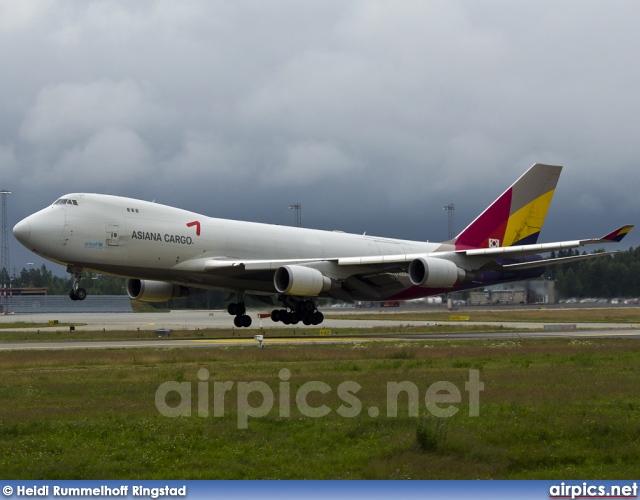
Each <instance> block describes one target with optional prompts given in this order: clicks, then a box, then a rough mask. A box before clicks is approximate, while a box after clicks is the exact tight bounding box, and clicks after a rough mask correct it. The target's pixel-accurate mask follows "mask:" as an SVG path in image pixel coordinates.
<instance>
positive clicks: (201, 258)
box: [14, 194, 442, 293]
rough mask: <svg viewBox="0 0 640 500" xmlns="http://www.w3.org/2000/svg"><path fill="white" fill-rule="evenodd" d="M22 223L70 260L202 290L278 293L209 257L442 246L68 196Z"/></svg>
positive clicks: (31, 238) (28, 236) (48, 252)
mask: <svg viewBox="0 0 640 500" xmlns="http://www.w3.org/2000/svg"><path fill="white" fill-rule="evenodd" d="M61 200H68V201H67V202H66V203H58V204H54V205H52V206H49V207H47V208H45V209H43V210H41V211H39V212H37V213H35V214H33V215H31V216H29V217H27V218H26V219H24V220H23V221H21V222H20V223H19V224H18V225H16V227H15V229H14V234H15V235H16V238H18V239H19V240H20V242H21V243H22V244H23V245H25V246H26V247H28V248H29V249H32V250H33V251H34V252H36V253H38V254H39V255H41V256H43V257H45V258H47V259H49V260H52V261H55V262H58V263H61V264H65V265H67V266H72V267H77V268H83V269H87V270H93V271H96V272H101V273H107V274H115V275H119V276H125V277H129V278H139V279H150V280H162V281H167V282H173V283H176V284H189V285H191V286H200V287H202V288H224V289H242V290H245V291H255V292H260V293H275V292H276V290H275V289H274V287H273V284H272V283H271V282H270V281H269V280H264V279H261V278H262V277H256V279H255V280H251V279H250V277H249V279H247V277H246V276H245V277H243V279H242V280H241V281H238V280H237V279H236V278H235V277H234V275H233V273H229V275H228V276H225V275H224V273H222V275H221V274H220V273H217V274H211V273H207V272H206V271H205V270H204V266H203V263H204V262H205V261H207V260H209V259H220V260H242V259H251V260H256V259H265V260H286V259H316V258H317V259H327V258H341V257H355V256H377V255H397V254H404V253H406V254H414V253H428V252H434V251H436V250H438V249H441V248H442V245H441V244H436V243H425V242H417V241H405V240H396V239H388V238H379V237H375V236H366V235H355V234H348V233H342V232H331V231H320V230H312V229H305V228H298V227H288V226H277V225H271V224H260V223H254V222H243V221H234V220H227V219H216V218H211V217H206V216H203V215H200V214H197V213H194V212H189V211H186V210H181V209H178V208H173V207H169V206H165V205H161V204H157V203H151V202H145V201H140V200H135V199H130V198H123V197H117V196H110V195H100V194H69V195H66V196H64V197H63V198H61Z"/></svg>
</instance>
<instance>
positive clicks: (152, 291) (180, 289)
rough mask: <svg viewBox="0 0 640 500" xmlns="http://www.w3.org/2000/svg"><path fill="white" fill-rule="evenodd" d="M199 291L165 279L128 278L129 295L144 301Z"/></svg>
mask: <svg viewBox="0 0 640 500" xmlns="http://www.w3.org/2000/svg"><path fill="white" fill-rule="evenodd" d="M199 291H200V290H198V289H195V288H188V287H186V286H180V285H174V284H172V283H166V282H164V281H150V280H138V279H128V280H127V293H128V294H129V297H130V298H131V299H133V300H140V301H142V302H166V301H167V300H169V299H177V298H180V297H187V296H189V295H191V294H193V293H197V292H199ZM203 291H204V290H203Z"/></svg>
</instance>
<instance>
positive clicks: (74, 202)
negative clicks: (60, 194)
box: [53, 198, 78, 206]
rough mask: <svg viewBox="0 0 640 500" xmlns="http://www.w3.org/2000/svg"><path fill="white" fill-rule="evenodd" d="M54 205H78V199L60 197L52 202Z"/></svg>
mask: <svg viewBox="0 0 640 500" xmlns="http://www.w3.org/2000/svg"><path fill="white" fill-rule="evenodd" d="M53 204H54V205H76V206H77V205H78V200H68V199H67V198H60V199H59V200H56V201H55V202H53Z"/></svg>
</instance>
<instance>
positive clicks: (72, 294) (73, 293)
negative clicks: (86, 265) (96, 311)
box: [67, 266, 87, 300]
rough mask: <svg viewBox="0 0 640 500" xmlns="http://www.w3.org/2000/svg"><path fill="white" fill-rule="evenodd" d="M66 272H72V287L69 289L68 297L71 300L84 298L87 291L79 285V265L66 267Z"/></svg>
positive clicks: (80, 269)
mask: <svg viewBox="0 0 640 500" xmlns="http://www.w3.org/2000/svg"><path fill="white" fill-rule="evenodd" d="M67 272H68V273H71V274H73V287H72V288H71V290H70V291H69V298H70V299H71V300H84V299H86V298H87V291H86V290H85V289H84V288H82V287H81V286H80V280H81V279H82V268H81V267H71V266H69V267H67Z"/></svg>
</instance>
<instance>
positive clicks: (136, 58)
mask: <svg viewBox="0 0 640 500" xmlns="http://www.w3.org/2000/svg"><path fill="white" fill-rule="evenodd" d="M638 19H640V3H638V2H636V1H599V2H597V1H588V0H575V1H562V2H558V1H557V0H551V1H542V0H535V1H523V2H511V1H477V0H473V1H471V0H470V1H455V0H443V1H426V0H417V1H410V0H403V1H402V2H392V1H347V0H336V1H332V0H322V1H316V2H313V1H304V2H301V1H299V0H270V1H242V0H229V1H213V0H182V1H175V0H171V1H145V0H135V1H133V0H126V1H109V0H101V1H98V0H96V1H91V0H76V1H74V0H65V1H55V0H20V1H16V0H0V68H1V69H0V71H1V75H2V77H1V78H0V173H1V175H0V188H3V189H9V190H11V191H12V192H13V194H12V195H10V197H9V199H8V225H9V231H10V230H11V228H12V227H13V225H14V224H15V223H16V222H17V221H18V220H20V219H21V218H23V217H25V216H27V215H28V214H30V213H33V212H35V211H37V210H39V209H41V208H43V207H44V206H46V205H48V204H50V203H51V202H53V201H54V200H55V199H56V198H58V197H60V196H61V195H63V194H65V193H70V192H98V193H108V194H115V195H123V196H131V197H136V198H141V199H146V200H154V199H155V200H156V201H157V202H161V203H165V204H169V205H174V206H177V207H180V208H184V209H188V210H193V211H195V212H199V213H202V214H205V215H209V216H214V217H224V218H233V219H245V220H252V221H258V222H268V223H275V224H288V225H293V224H294V220H295V219H294V212H293V210H290V209H289V208H288V207H289V205H291V204H293V203H296V202H300V203H301V204H302V223H303V226H306V227H312V228H318V229H340V230H344V231H349V232H357V233H362V232H364V231H366V232H367V234H376V235H381V236H390V237H398V238H406V239H419V240H427V239H428V240H432V241H440V240H445V239H447V236H448V226H447V213H446V212H445V211H444V210H443V206H444V205H447V204H449V203H451V202H453V203H455V207H456V211H455V217H456V224H455V226H456V227H455V229H456V232H458V231H460V230H461V229H463V228H464V227H465V226H466V225H467V224H468V223H469V222H470V221H471V220H473V218H475V216H476V215H477V214H478V213H479V212H481V211H482V210H483V209H484V208H485V207H486V206H487V205H488V204H489V203H490V202H491V201H493V199H495V198H496V197H497V196H498V195H499V194H500V193H502V192H503V191H504V190H505V189H506V188H507V187H508V186H509V185H510V184H511V183H512V182H513V181H514V180H515V179H517V178H518V177H519V176H520V175H521V174H522V173H523V172H524V171H525V170H526V169H527V168H528V167H529V166H531V165H532V164H533V163H536V162H542V163H552V164H560V165H564V170H563V174H562V176H561V178H560V182H559V184H558V188H557V190H556V194H555V197H554V200H553V203H552V205H551V209H550V211H549V216H548V218H547V222H546V225H545V227H544V229H543V231H542V235H541V238H540V242H543V241H544V242H546V241H555V240H564V239H576V238H586V237H596V236H601V235H602V234H604V233H606V232H608V231H609V230H613V229H615V228H616V227H618V226H620V225H622V224H627V223H630V224H633V223H636V222H637V218H638V217H637V214H638V213H639V212H640V210H639V209H640V197H639V196H638V191H639V188H640V182H639V181H640V168H638V167H639V166H638V163H639V160H640V126H639V125H640V28H639V26H638ZM639 243H640V228H637V229H636V230H635V231H634V232H632V233H631V234H630V235H629V237H627V239H626V240H625V242H624V244H622V245H618V246H617V247H618V248H620V249H627V248H629V247H630V246H634V247H635V246H637V245H638V244H639ZM610 249H614V248H610ZM27 262H35V263H36V265H40V264H41V263H42V262H43V261H42V260H38V258H37V257H36V256H34V255H32V254H30V253H29V252H27V251H26V250H24V251H23V250H22V249H21V247H20V245H19V244H18V243H17V242H15V240H14V239H13V237H11V267H12V269H13V268H17V270H18V271H19V270H20V269H22V268H23V267H25V266H26V263H27ZM49 267H50V268H57V270H58V271H60V270H61V269H62V268H61V267H59V266H55V265H53V264H51V265H50V266H49Z"/></svg>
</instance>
